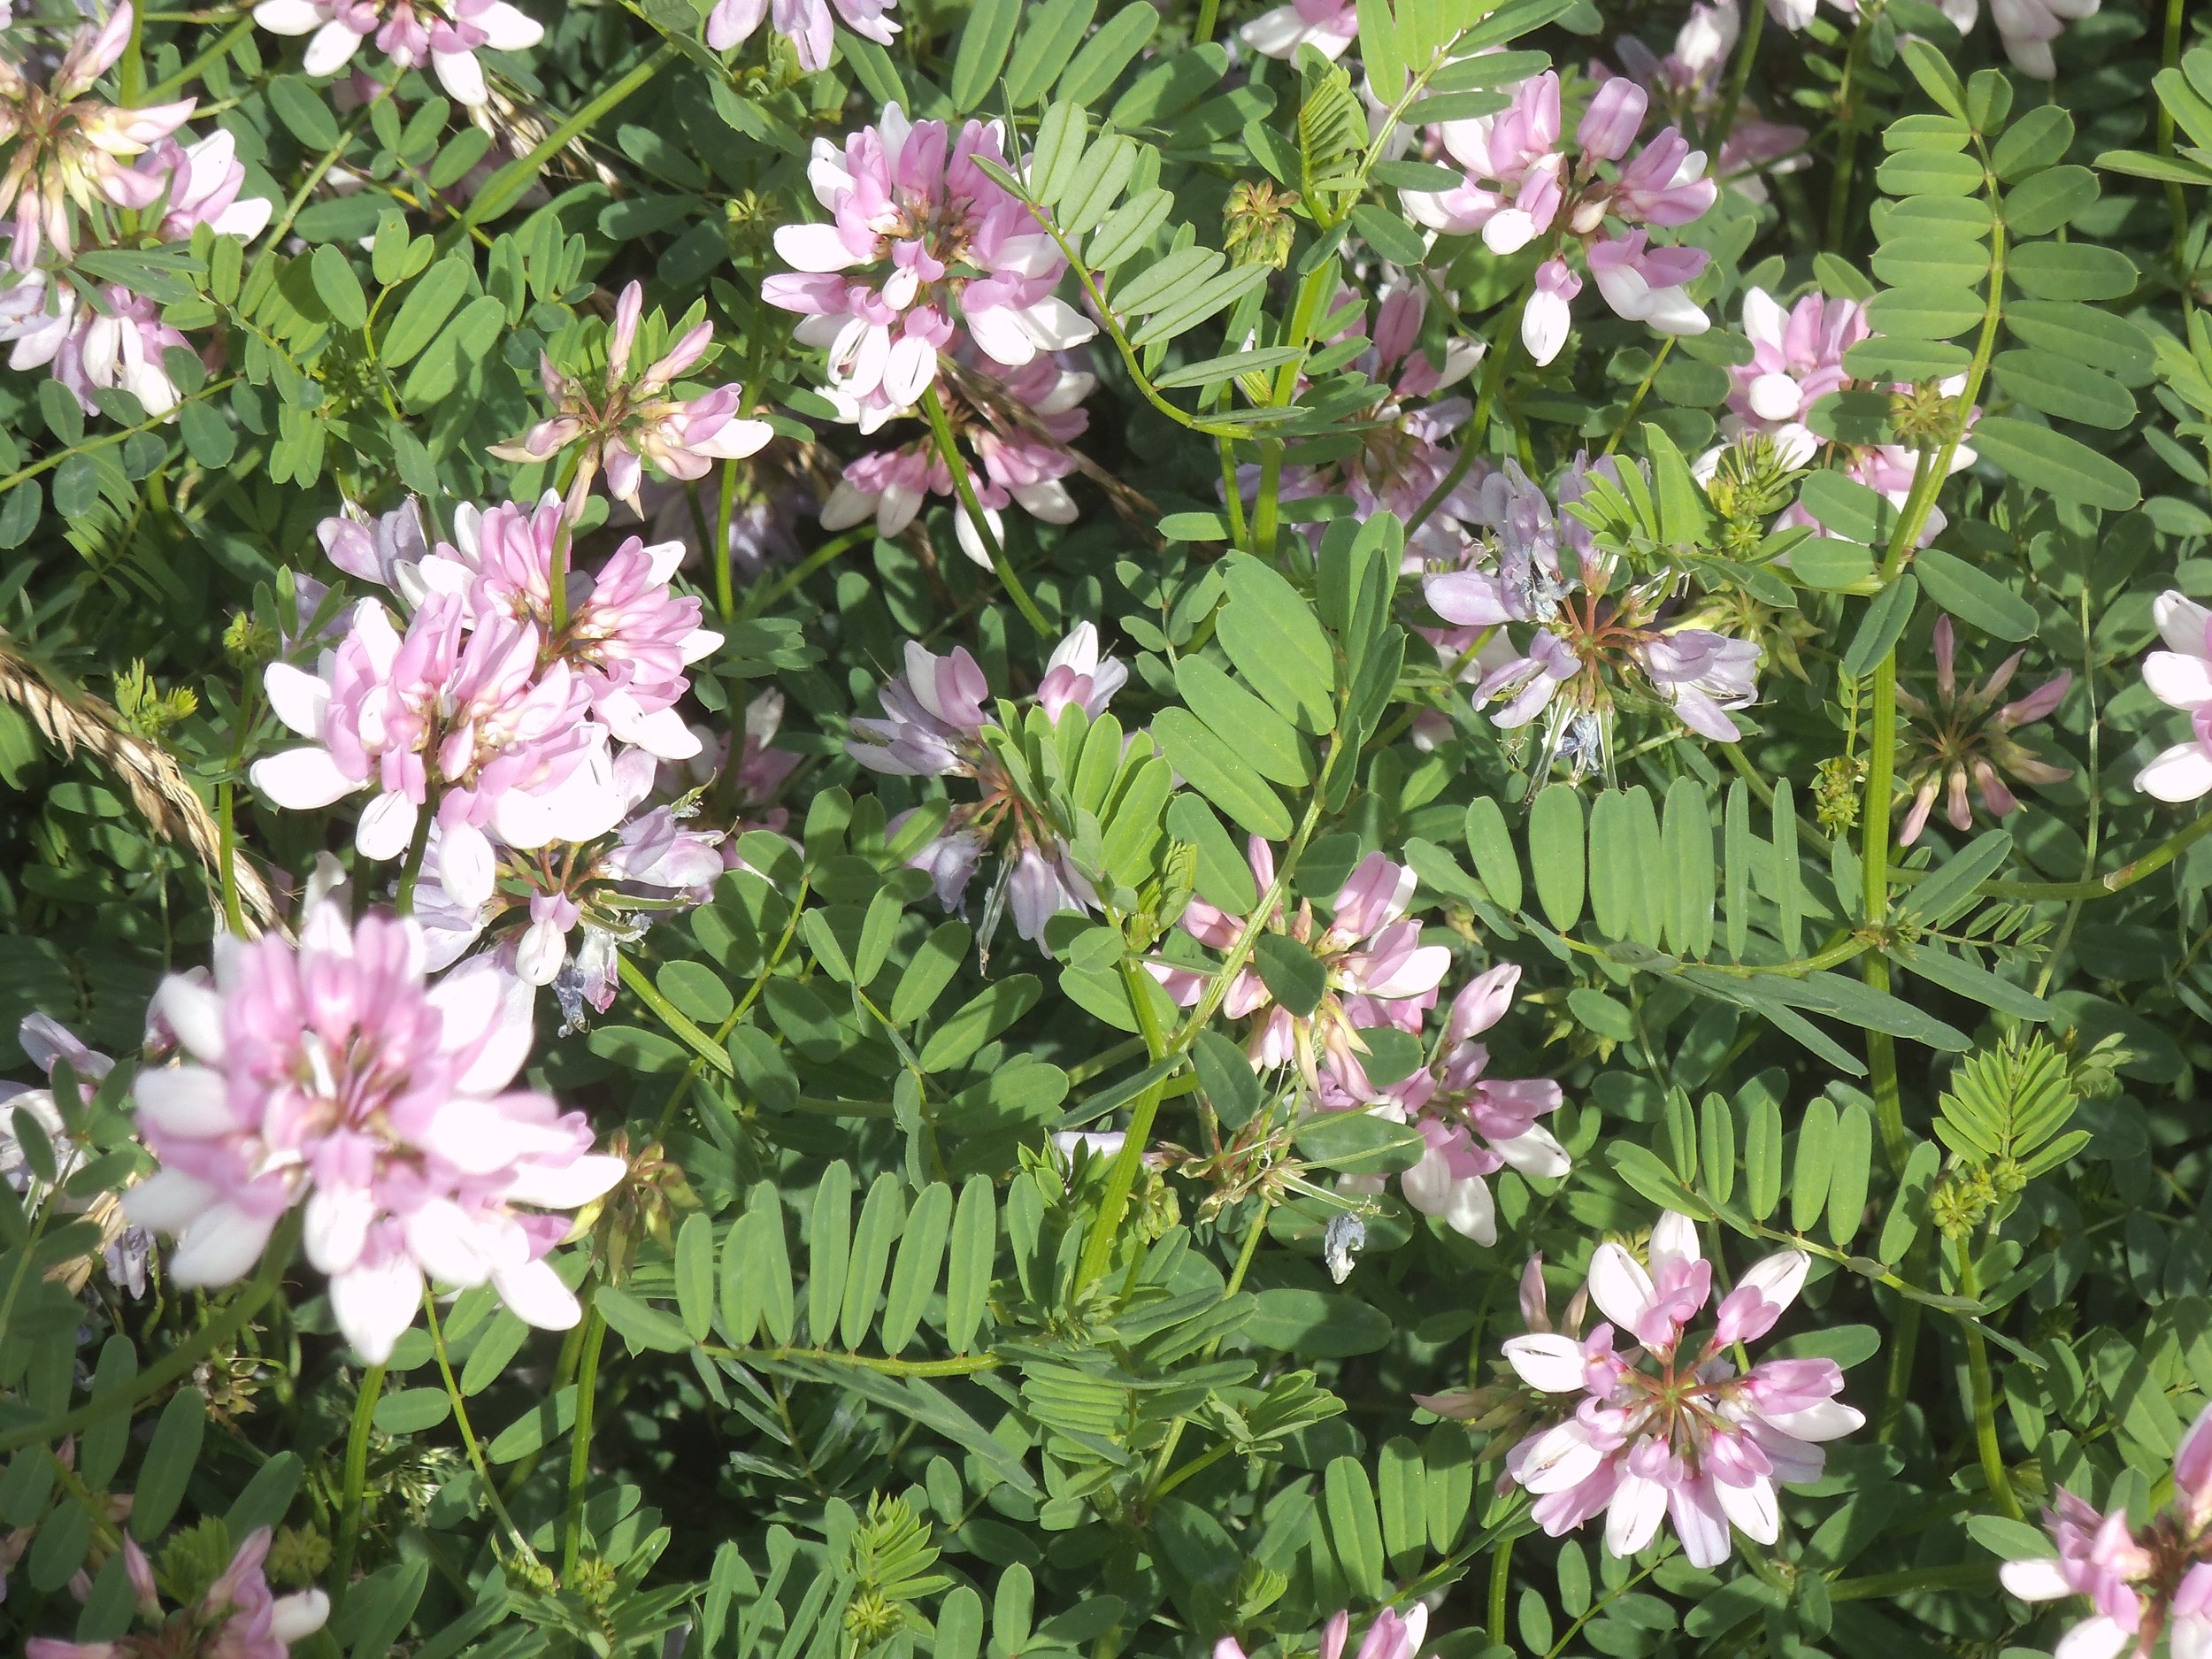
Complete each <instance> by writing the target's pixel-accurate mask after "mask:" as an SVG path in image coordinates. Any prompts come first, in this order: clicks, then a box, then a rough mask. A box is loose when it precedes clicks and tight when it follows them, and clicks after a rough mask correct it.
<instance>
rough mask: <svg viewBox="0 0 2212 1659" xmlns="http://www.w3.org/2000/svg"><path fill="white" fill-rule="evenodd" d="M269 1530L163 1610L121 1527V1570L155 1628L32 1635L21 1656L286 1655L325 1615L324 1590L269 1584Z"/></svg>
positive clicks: (251, 1537) (148, 1571)
mask: <svg viewBox="0 0 2212 1659" xmlns="http://www.w3.org/2000/svg"><path fill="white" fill-rule="evenodd" d="M272 1537H273V1535H272V1533H271V1532H270V1531H269V1529H268V1528H267V1527H265V1526H258V1527H256V1528H255V1529H254V1530H253V1531H252V1532H249V1533H247V1534H246V1538H245V1541H244V1542H243V1543H242V1544H240V1545H239V1546H238V1548H237V1549H236V1551H235V1552H234V1553H233V1555H232V1556H231V1559H230V1565H229V1566H227V1567H226V1568H225V1569H224V1570H223V1571H222V1574H221V1576H220V1577H219V1578H217V1579H216V1580H215V1582H214V1583H213V1584H211V1585H210V1586H208V1587H207V1590H206V1593H205V1594H203V1595H202V1596H201V1597H200V1599H199V1601H198V1602H197V1603H196V1605H194V1606H192V1607H189V1608H186V1609H182V1610H180V1611H179V1612H177V1613H175V1614H173V1615H164V1613H163V1612H162V1610H161V1592H160V1589H159V1587H158V1586H157V1585H156V1584H155V1582H154V1568H153V1563H151V1562H150V1561H149V1560H147V1558H146V1552H145V1551H144V1550H142V1549H141V1548H139V1547H138V1540H136V1539H134V1538H133V1537H132V1536H131V1535H130V1533H128V1532H125V1533H124V1534H123V1569H124V1573H125V1576H126V1577H127V1578H128V1579H129V1581H130V1586H131V1591H132V1594H133V1596H134V1600H135V1601H136V1603H137V1611H138V1613H139V1616H140V1617H142V1619H144V1620H145V1621H146V1622H147V1623H148V1624H150V1625H152V1626H154V1627H155V1628H153V1629H151V1630H149V1631H147V1632H143V1633H139V1634H125V1635H122V1636H119V1637H116V1638H114V1639H113V1640H108V1641H64V1640H58V1638H55V1637H51V1636H34V1637H32V1638H31V1639H30V1640H28V1641H27V1642H26V1643H25V1644H24V1645H23V1659H177V1655H188V1654H204V1655H209V1656H210V1659H288V1655H290V1653H291V1651H292V1644H293V1643H295V1642H298V1641H304V1640H306V1639H307V1638H308V1637H310V1636H312V1635H313V1634H315V1632H318V1631H319V1630H320V1629H322V1627H323V1624H324V1622H325V1621H326V1620H327V1619H328V1618H329V1617H330V1598H329V1596H327V1595H326V1594H324V1593H323V1592H322V1591H320V1590H302V1591H300V1592H298V1593H297V1594H293V1595H278V1594H274V1593H273V1592H272V1591H271V1590H270V1588H269V1578H268V1574H267V1572H266V1571H265V1570H264V1563H266V1562H267V1560H268V1558H269V1545H270V1543H271V1541H272Z"/></svg>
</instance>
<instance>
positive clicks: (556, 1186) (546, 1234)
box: [125, 874, 623, 1363]
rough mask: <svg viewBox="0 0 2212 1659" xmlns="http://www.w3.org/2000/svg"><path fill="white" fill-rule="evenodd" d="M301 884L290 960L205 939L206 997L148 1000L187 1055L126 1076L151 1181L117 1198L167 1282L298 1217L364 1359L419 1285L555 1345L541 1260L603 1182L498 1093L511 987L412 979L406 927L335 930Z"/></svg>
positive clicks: (235, 1273) (417, 933)
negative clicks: (501, 1307)
mask: <svg viewBox="0 0 2212 1659" xmlns="http://www.w3.org/2000/svg"><path fill="white" fill-rule="evenodd" d="M330 879H331V877H330V875H328V874H325V875H323V876H321V877H319V880H318V882H317V883H316V884H315V888H313V889H311V893H310V897H309V902H308V906H307V910H306V911H305V914H304V915H303V918H302V921H301V925H300V936H299V942H298V943H297V944H296V945H295V944H293V943H291V942H290V941H286V940H284V939H281V938H279V937H277V936H276V935H274V934H269V935H265V936H264V937H263V938H261V939H258V940H256V941H252V942H250V943H248V942H246V941H241V940H238V939H235V938H234V937H231V936H229V935H225V936H223V937H222V938H220V939H219V940H218V941H216V947H215V978H214V983H213V984H212V985H211V986H209V985H203V984H199V983H196V982H195V981H194V980H192V979H188V978H185V977H183V976H181V975H173V976H172V977H171V978H169V979H166V980H165V981H164V982H163V984H162V987H161V989H160V991H159V992H158V993H157V1002H158V1004H159V1007H160V1009H161V1011H162V1014H163V1016H164V1017H165V1018H166V1019H167V1020H168V1021H169V1023H170V1025H172V1026H173V1028H174V1029H175V1031H176V1033H177V1037H178V1040H179V1041H180V1043H181V1045H182V1047H183V1048H184V1051H185V1053H186V1055H187V1056H188V1059H187V1060H186V1062H185V1063H184V1064H181V1065H178V1066H173V1067H168V1068H164V1069H158V1070H153V1071H145V1072H142V1074H141V1075H140V1076H139V1078H138V1080H137V1086H136V1094H137V1101H138V1116H139V1125H140V1129H141V1132H142V1134H143V1135H144V1138H145V1141H146V1144H147V1147H148V1148H149V1149H150V1150H151V1151H152V1152H153V1154H154V1156H155V1157H156V1158H157V1160H158V1161H159V1163H160V1165H161V1167H160V1169H159V1170H158V1171H157V1172H156V1173H154V1174H153V1175H151V1176H150V1177H148V1178H147V1179H145V1180H144V1181H142V1182H141V1183H140V1184H139V1185H138V1186H137V1187H134V1188H132V1190H131V1193H130V1195H129V1197H128V1198H127V1200H126V1201H125V1202H126V1205H127V1209H128V1210H129V1213H130V1215H131V1216H132V1217H133V1218H134V1220H137V1221H139V1222H140V1223H142V1225H148V1226H151V1227H155V1228H157V1229H159V1230H160V1231H162V1232H165V1233H176V1234H178V1235H179V1238H178V1242H177V1248H176V1251H175V1254H174V1255H173V1256H172V1257H171V1259H170V1271H171V1273H172V1275H173V1277H174V1278H175V1279H177V1281H178V1282H179V1283H180V1284H184V1285H227V1284H229V1283H231V1282H233V1281H234V1280H235V1279H240V1278H242V1277H243V1276H244V1275H245V1274H246V1273H248V1272H250V1271H251V1270H252V1269H253V1266H254V1264H255V1263H256V1262H257V1260H258V1259H259V1258H260V1256H261V1255H262V1252H263V1250H264V1249H265V1248H266V1246H267V1244H268V1242H269V1237H270V1234H271V1233H273V1231H274V1229H275V1227H276V1225H277V1222H278V1219H279V1218H280V1217H282V1216H283V1215H284V1213H285V1212H286V1211H287V1210H290V1209H291V1208H292V1207H293V1206H294V1205H296V1204H303V1205H304V1206H305V1210H304V1220H305V1229H304V1240H305V1243H306V1248H307V1256H308V1260H309V1261H310V1262H311V1263H313V1264H314V1266H315V1267H316V1268H317V1269H318V1270H319V1271H321V1272H323V1273H325V1274H326V1275H328V1277H329V1279H330V1302H331V1310H332V1312H333V1313H334V1315H335V1317H336V1318H337V1322H338V1328H339V1329H340V1330H341V1331H342V1332H343V1333H345V1336H346V1339H347V1340H349V1342H351V1343H352V1344H353V1346H354V1348H355V1349H356V1350H357V1352H358V1353H359V1354H360V1355H361V1356H362V1357H363V1358H364V1359H365V1360H367V1361H369V1362H370V1363H382V1362H383V1361H384V1360H385V1359H386V1358H387V1357H388V1356H389V1355H390V1354H391V1351H392V1345H393V1343H395V1342H396V1341H397V1340H398V1339H399V1336H400V1333H402V1332H403V1331H405V1330H406V1329H407V1328H408V1326H409V1325H411V1324H412V1323H413V1322H414V1317H415V1314H416V1312H417V1310H419V1307H420V1306H421V1303H422V1297H423V1289H424V1284H425V1280H426V1278H427V1279H431V1280H434V1281H435V1282H438V1283H441V1284H445V1285H449V1286H464V1287H465V1286H476V1285H482V1284H487V1283H488V1284H490V1285H491V1286H493V1287H494V1288H495V1290H496V1291H497V1292H498V1294H499V1296H500V1298H501V1300H502V1301H503V1302H505V1303H506V1304H507V1306H508V1307H509V1308H510V1309H511V1310H513V1311H514V1313H515V1314H516V1315H517V1316H518V1317H520V1318H521V1319H523V1320H524V1321H525V1322H526V1323H528V1324H531V1325H539V1326H541V1327H544V1328H547V1329H552V1330H562V1329H565V1328H567V1327H568V1326H570V1325H573V1324H575V1323H576V1320H577V1318H578V1317H580V1310H579V1308H578V1306H577V1302H576V1298H575V1297H574V1295H572V1294H571V1293H570V1291H569V1289H568V1287H567V1286H566V1285H565V1284H564V1283H563V1282H562V1280H561V1278H560V1276H559V1275H558V1274H557V1273H556V1272H555V1271H553V1268H552V1265H551V1263H549V1262H548V1261H546V1259H545V1257H546V1256H547V1255H548V1253H549V1252H550V1251H551V1250H552V1248H554V1246H556V1245H557V1244H558V1243H559V1242H560V1241H561V1240H562V1239H563V1238H564V1237H565V1236H566V1234H567V1233H568V1231H569V1228H570V1225H571V1218H570V1217H568V1216H566V1215H565V1214H560V1213H557V1212H560V1211H564V1210H573V1209H575V1208H576V1207H577V1206H579V1205H580V1204H584V1203H588V1202H590V1201H591V1200H593V1199H595V1198H596V1197H598V1196H599V1195H600V1194H603V1193H604V1192H605V1191H606V1190H607V1189H608V1188H609V1187H611V1186H613V1185H614V1183H615V1182H616V1181H617V1180H618V1179H620V1177H621V1174H622V1167H623V1166H622V1163H621V1160H620V1159H618V1158H612V1157H606V1156H597V1155H595V1154H594V1153H593V1152H592V1151H591V1145H592V1136H591V1130H590V1126H589V1125H588V1124H587V1123H586V1122H585V1119H584V1117H583V1114H582V1113H580V1112H571V1113H568V1114H566V1115H565V1116H564V1115H563V1114H562V1113H561V1111H560V1110H559V1108H558V1107H557V1105H556V1104H555V1103H554V1102H553V1101H552V1100H551V1099H549V1097H548V1096H546V1095H543V1094H537V1093H534V1092H533V1091H530V1090H526V1089H525V1090H516V1089H511V1088H510V1087H509V1085H510V1083H511V1081H512V1080H513V1079H514V1076H515V1073H516V1072H517V1071H518V1070H520V1068H521V1066H522V1064H523V1062H524V1061H525V1060H526V1058H527V1057H528V1056H529V1052H530V1042H531V1019H530V1003H531V1000H532V998H531V992H530V989H529V987H526V986H523V985H521V984H519V983H518V981H516V980H515V979H512V978H511V976H509V975H508V974H506V973H503V972H501V971H500V970H498V969H497V968H496V967H495V966H494V965H493V964H491V963H490V962H488V961H486V962H482V963H480V964H467V965H465V966H464V967H462V968H459V969H457V970H455V971H454V972H450V973H448V974H447V975H446V976H445V977H444V978H442V979H440V980H439V981H438V982H437V983H436V984H434V985H426V983H425V981H424V964H425V947H424V940H423V932H422V929H421V927H420V926H419V925H418V924H416V923H415V922H413V921H411V920H407V919H403V918H390V917H385V916H378V915H371V916H368V917H365V918H363V919H362V920H361V921H360V922H359V923H358V924H354V923H351V922H349V921H348V919H347V918H346V913H345V910H343V908H342V905H341V904H340V902H338V900H337V899H336V898H335V897H334V896H332V895H331V894H330V893H329V891H328V882H329V880H330Z"/></svg>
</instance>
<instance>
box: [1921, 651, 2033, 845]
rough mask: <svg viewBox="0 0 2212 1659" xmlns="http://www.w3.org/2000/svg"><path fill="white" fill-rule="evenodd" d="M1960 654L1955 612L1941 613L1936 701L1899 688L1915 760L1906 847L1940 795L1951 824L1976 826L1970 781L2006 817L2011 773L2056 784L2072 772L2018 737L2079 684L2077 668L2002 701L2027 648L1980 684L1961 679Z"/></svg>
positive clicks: (2013, 804) (2012, 803) (2014, 804)
mask: <svg viewBox="0 0 2212 1659" xmlns="http://www.w3.org/2000/svg"><path fill="white" fill-rule="evenodd" d="M1956 654H1957V640H1956V637H1955V634H1954V633H1953V631H1952V627H1951V618H1948V617H1938V618H1936V625H1935V660H1936V672H1935V701H1934V703H1933V704H1932V705H1931V704H1930V703H1924V702H1923V701H1922V700H1921V699H1920V698H1919V697H1916V696H1915V695H1913V694H1912V693H1911V692H1909V691H1907V690H1905V689H1903V688H1902V687H1900V688H1899V690H1898V693H1897V706H1898V707H1899V708H1901V709H1902V710H1904V711H1905V713H1906V715H1907V716H1908V717H1909V719H1910V721H1911V725H1910V726H1909V728H1908V730H1907V732H1906V733H1905V746H1906V749H1907V752H1908V753H1909V755H1910V757H1911V759H1910V760H1909V763H1908V764H1907V767H1906V770H1905V774H1904V779H1903V782H1904V786H1905V787H1906V788H1907V789H1908V790H1909V791H1911V793H1912V809H1911V810H1909V812H1907V813H1906V814H1905V823H1904V827H1903V828H1902V829H1901V830H1900V831H1899V832H1898V836H1897V839H1898V841H1900V842H1901V844H1903V845H1905V846H1908V847H1909V846H1911V845H1912V843H1913V842H1914V841H1917V840H1919V839H1920V832H1921V831H1922V830H1923V829H1924V828H1926V827H1927V823H1928V814H1929V812H1930V811H1931V810H1932V809H1933V808H1934V806H1935V802H1936V796H1937V795H1939V794H1942V795H1944V796H1945V801H1944V816H1945V818H1947V819H1948V820H1949V821H1950V825H1951V827H1952V828H1953V829H1955V830H1961V831H1964V830H1968V829H1971V828H1972V827H1973V825H1974V809H1973V808H1972V806H1971V805H1970V804H1969V803H1968V801H1967V798H1966V790H1967V785H1968V784H1969V783H1972V785H1973V786H1974V791H1975V793H1976V794H1977V795H1980V796H1981V802H1982V805H1983V807H1984V809H1985V810H1987V811H1988V813H1989V814H1990V816H1991V817H1993V818H2003V817H2005V816H2007V815H2008V814H2009V813H2011V812H2013V811H2014V810H2016V809H2017V808H2018V807H2019V805H2020V803H2019V801H2018V799H2017V798H2016V797H2015V795H2013V793H2012V791H2011V790H2010V789H2009V788H2008V787H2006V785H2005V780H2006V779H2007V778H2013V779H2016V780H2018V781H2020V782H2022V783H2032V784H2053V783H2063V782H2064V781H2065V780H2067V779H2069V778H2070V777H2072V776H2073V775H2074V769H2073V768H2072V767H2071V766H2054V765H2052V764H2050V763H2049V762H2048V761H2045V760H2040V759H2039V758H2037V757H2036V756H2035V755H2034V754H2033V753H2032V751H2031V750H2030V749H2027V748H2026V746H2025V745H2024V744H2022V743H2021V742H2020V741H2018V740H2017V739H2016V738H2015V737H2014V736H2013V733H2015V732H2016V731H2018V730H2019V729H2020V728H2021V727H2022V726H2032V725H2034V724H2035V723H2036V722H2037V721H2039V720H2041V719H2043V718H2046V717H2047V715H2049V714H2050V712H2051V711H2052V710H2055V709H2056V708H2057V707H2058V705H2059V703H2061V702H2062V701H2063V700H2064V698H2065V696H2066V692H2067V688H2068V687H2070V686H2071V685H2072V684H2073V683H2074V676H2073V675H2072V673H2071V672H2068V671H2066V670H2063V669H2062V670H2061V671H2060V672H2058V674H2057V675H2056V676H2055V678H2053V679H2050V680H2046V681H2044V682H2043V684H2042V685H2040V686H2039V687H2036V688H2035V689H2034V690H2033V691H2031V692H2030V693H2028V695H2026V696H2024V697H2019V698H2016V699H2015V700H2014V701H2012V702H2010V703H2006V704H2004V705H2003V706H2002V707H1999V706H1998V704H1997V699H1998V698H1999V697H2000V696H2001V695H2003V694H2004V689H2005V687H2007V686H2008V685H2009V684H2010V683H2011V681H2012V676H2013V674H2014V672H2016V670H2017V669H2018V668H2019V666H2020V662H2021V659H2022V658H2023V657H2025V656H2026V654H2027V653H2025V652H2024V651H2015V652H2014V653H2013V654H2012V655H2011V656H2010V657H2007V658H2005V660H2004V661H2003V662H2001V663H2000V664H1998V665H1997V671H1996V672H1994V673H1993V674H1991V675H1990V677H1989V678H1988V679H1987V680H1984V681H1982V683H1981V684H1980V685H1978V686H1971V687H1961V686H1960V685H1959V682H1958V675H1957V672H1956V671H1955V657H1956Z"/></svg>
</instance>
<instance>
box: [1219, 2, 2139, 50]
mask: <svg viewBox="0 0 2212 1659" xmlns="http://www.w3.org/2000/svg"><path fill="white" fill-rule="evenodd" d="M2176 4H2179V0H2176ZM1220 14H1221V0H1199V5H1198V24H1197V27H1194V28H1193V29H1192V30H1191V35H1190V43H1191V44H1192V45H1194V46H1203V45H1204V44H1205V43H1206V42H1208V41H1210V40H1211V39H1213V37H1214V20H1215V19H1217V17H1219V16H1220Z"/></svg>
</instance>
